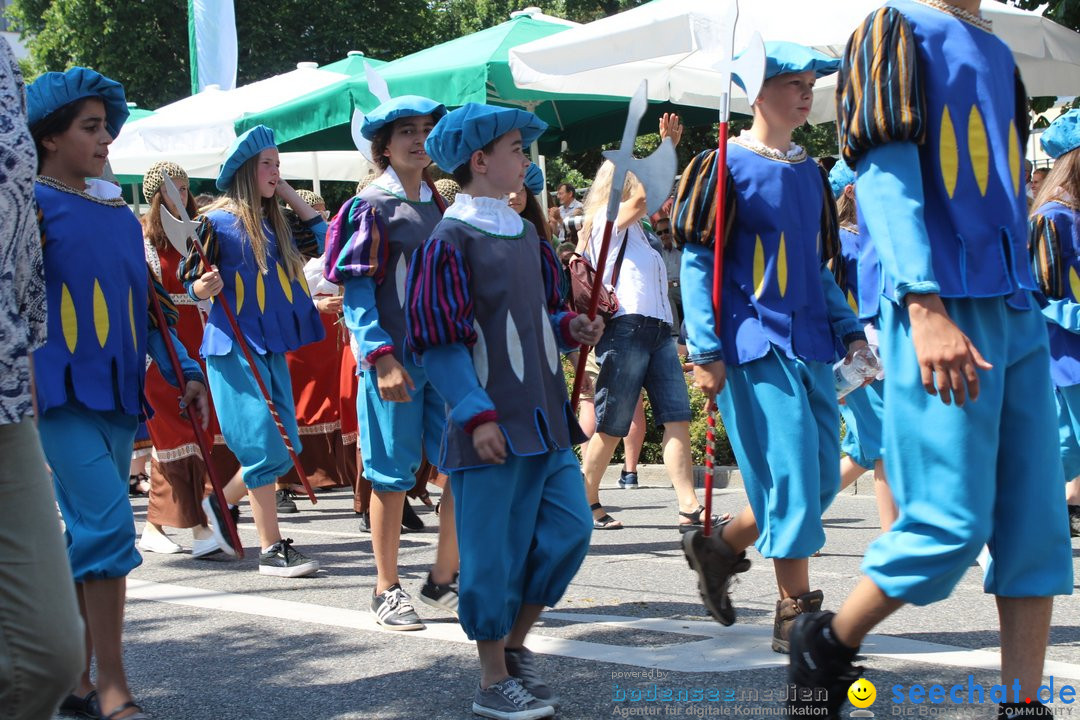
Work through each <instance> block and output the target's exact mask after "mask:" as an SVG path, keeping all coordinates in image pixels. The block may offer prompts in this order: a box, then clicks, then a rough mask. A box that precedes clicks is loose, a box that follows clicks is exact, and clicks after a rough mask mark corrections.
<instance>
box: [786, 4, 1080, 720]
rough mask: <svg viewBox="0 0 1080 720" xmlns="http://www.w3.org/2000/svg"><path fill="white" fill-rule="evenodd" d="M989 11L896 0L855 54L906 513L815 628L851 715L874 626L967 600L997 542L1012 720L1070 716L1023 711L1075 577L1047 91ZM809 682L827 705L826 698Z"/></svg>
mask: <svg viewBox="0 0 1080 720" xmlns="http://www.w3.org/2000/svg"><path fill="white" fill-rule="evenodd" d="M978 6H979V2H978V0H949V1H948V2H946V1H944V0H890V2H888V3H887V4H886V6H885V7H883V8H881V9H880V10H878V11H876V12H874V13H873V14H872V15H870V16H869V17H868V18H867V20H866V21H865V22H864V23H863V24H862V25H861V26H860V27H859V28H857V29H856V30H855V33H854V34H853V36H852V38H851V40H850V41H849V44H848V49H847V53H846V57H845V60H844V67H843V71H842V74H841V77H840V81H839V83H838V87H839V90H838V95H837V111H838V116H839V123H838V128H839V133H840V148H841V152H842V154H843V159H844V161H845V162H847V163H848V164H849V165H853V166H854V167H855V168H856V171H857V178H858V179H857V181H856V200H857V203H858V210H859V222H860V225H861V226H862V227H861V228H860V230H861V231H863V230H864V229H865V231H868V232H869V234H870V236H871V237H873V238H874V243H875V244H876V246H877V250H878V255H879V257H880V259H881V267H882V272H883V273H884V276H885V283H884V288H885V293H886V295H885V299H884V300H883V301H882V303H881V343H882V351H883V358H884V361H885V388H886V396H887V397H888V398H889V402H888V404H887V405H886V406H885V417H884V430H883V433H884V434H883V438H884V439H883V442H884V452H885V466H886V470H887V471H888V476H889V482H890V484H891V485H892V488H893V491H894V493H895V495H896V500H897V504H898V507H899V510H900V514H899V518H898V520H897V521H896V523H895V524H894V525H893V527H892V530H891V531H890V532H888V533H884V534H883V535H881V536H880V537H879V538H878V539H877V540H875V541H874V542H873V543H872V544H871V545H870V547H869V548H868V550H867V552H866V555H865V559H864V561H863V568H862V569H863V572H864V573H865V577H864V578H863V579H862V580H861V581H860V583H859V584H858V585H857V586H856V588H855V590H854V591H853V592H852V593H851V595H850V596H849V597H848V599H847V600H846V601H845V603H844V604H843V606H842V607H841V608H840V610H839V612H838V613H836V615H835V616H834V615H833V614H832V613H818V614H815V615H808V616H804V617H802V618H800V619H799V621H798V622H797V623H796V626H795V628H794V630H793V633H792V653H791V658H792V662H791V666H790V668H789V675H788V678H789V680H790V681H791V682H792V683H793V684H795V685H796V686H798V689H799V690H800V692H798V693H795V695H796V699H794V700H793V701H792V702H791V706H792V709H793V710H795V709H798V710H800V711H803V712H806V711H808V710H811V709H814V710H818V711H821V710H825V711H827V712H828V713H830V714H829V717H837V718H838V717H840V715H839V709H840V707H841V706H842V705H843V702H844V697H845V693H846V691H847V689H848V687H849V686H850V684H851V683H852V681H853V680H854V679H855V678H856V677H857V676H858V674H859V673H860V672H861V670H860V669H859V668H856V667H855V666H853V665H852V659H853V658H854V656H855V653H856V652H857V651H858V648H859V644H860V643H861V642H862V639H863V638H864V637H865V636H866V635H867V633H869V632H870V630H871V629H872V628H873V627H874V626H875V625H877V624H878V623H880V622H881V621H882V620H884V619H885V618H886V617H888V616H889V615H891V614H892V613H893V612H895V611H896V610H897V609H899V608H900V607H901V606H902V605H903V604H905V603H909V602H910V603H915V604H918V605H926V604H929V603H932V602H935V601H937V600H941V599H943V598H945V597H947V596H948V594H949V593H950V592H951V591H952V589H953V587H954V586H955V585H956V583H957V582H958V581H959V580H960V578H961V577H962V576H963V574H964V573H965V572H966V571H967V569H968V567H969V566H970V565H971V563H972V561H973V560H974V559H975V558H976V557H977V556H978V555H979V553H980V551H981V550H982V547H983V545H984V544H986V545H988V546H989V550H990V562H989V564H988V566H987V568H986V573H985V578H984V588H985V590H986V592H988V593H992V594H993V595H995V596H996V600H997V606H998V614H999V617H1000V620H1001V648H1002V653H1001V656H1002V667H1001V672H1002V679H1003V682H1004V683H1005V684H1006V685H1007V686H1008V687H1010V688H1011V687H1013V684H1014V683H1016V682H1019V684H1020V693H1019V695H1018V696H1017V695H1013V694H1012V693H1010V694H1009V697H1008V698H1007V700H1008V702H1006V703H1003V704H1002V706H1001V708H1000V711H999V712H1000V717H1013V716H1014V715H1015V714H1016V713H1022V714H1024V715H1025V716H1026V715H1045V716H1049V715H1050V714H1051V710H1050V709H1049V708H1046V707H1043V706H1041V705H1039V704H1038V703H1035V702H1033V703H1032V704H1030V705H1026V706H1025V705H1024V704H1023V701H1024V699H1025V698H1029V697H1030V698H1035V697H1037V693H1036V691H1037V689H1038V687H1039V684H1040V682H1041V679H1042V665H1043V656H1044V654H1045V649H1046V643H1047V637H1048V632H1049V626H1050V614H1051V609H1052V606H1053V596H1054V595H1059V594H1068V593H1070V592H1072V582H1073V581H1072V558H1071V555H1072V553H1071V548H1070V545H1069V536H1068V522H1067V519H1066V517H1065V515H1066V513H1065V508H1064V506H1063V503H1062V502H1061V484H1062V482H1063V480H1064V477H1063V474H1062V469H1061V462H1060V458H1059V457H1058V448H1057V443H1056V441H1055V437H1056V435H1057V422H1056V419H1055V413H1054V404H1053V393H1052V390H1051V388H1052V385H1051V381H1050V357H1049V351H1048V342H1047V333H1046V324H1045V322H1044V321H1043V318H1042V316H1041V315H1040V313H1039V309H1038V307H1037V306H1036V304H1035V302H1034V300H1033V298H1032V296H1031V290H1033V289H1034V288H1035V284H1034V280H1033V278H1032V274H1031V268H1030V265H1029V263H1028V257H1027V226H1026V201H1025V192H1024V182H1023V178H1022V176H1021V170H1022V162H1021V158H1022V156H1021V148H1023V147H1024V142H1025V138H1026V135H1027V124H1028V114H1027V98H1026V93H1025V91H1024V87H1023V84H1022V82H1021V81H1020V77H1019V74H1018V72H1017V70H1016V65H1015V62H1014V60H1013V56H1012V53H1011V52H1010V51H1009V48H1008V47H1006V46H1005V44H1004V43H1003V42H1001V41H1000V40H999V39H997V38H996V37H995V36H994V34H993V32H992V28H991V27H990V25H989V23H988V22H987V21H986V20H984V19H983V18H982V17H981V16H980V15H979V14H978ZM882 58H887V59H888V62H882V61H881V59H882ZM912 426H918V427H922V428H926V429H928V431H927V432H917V431H916V432H912ZM1017 447H1021V448H1023V452H1022V453H1020V452H1016V450H1015V448H1017ZM808 688H814V689H819V690H825V691H826V692H825V695H827V699H825V700H823V701H813V700H809V699H808V697H809V696H807V695H806V694H804V693H803V691H804V690H805V689H808ZM820 695H821V693H820V692H819V693H818V694H817V695H816V697H820ZM1017 703H1019V705H1017ZM809 706H817V707H815V708H810V707H809Z"/></svg>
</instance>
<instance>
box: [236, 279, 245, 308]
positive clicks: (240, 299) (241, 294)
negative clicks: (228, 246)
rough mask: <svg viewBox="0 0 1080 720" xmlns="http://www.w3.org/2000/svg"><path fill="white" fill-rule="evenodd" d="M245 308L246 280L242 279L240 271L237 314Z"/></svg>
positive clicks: (237, 282) (237, 290)
mask: <svg viewBox="0 0 1080 720" xmlns="http://www.w3.org/2000/svg"><path fill="white" fill-rule="evenodd" d="M243 308H244V278H242V277H240V271H239V270H238V271H237V272H236V314H237V315H239V314H240V311H241V310H243Z"/></svg>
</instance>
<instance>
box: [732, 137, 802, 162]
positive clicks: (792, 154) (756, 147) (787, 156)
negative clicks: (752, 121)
mask: <svg viewBox="0 0 1080 720" xmlns="http://www.w3.org/2000/svg"><path fill="white" fill-rule="evenodd" d="M737 142H738V143H739V144H740V145H742V146H743V147H746V148H748V149H750V150H753V151H754V152H756V153H757V154H758V155H764V156H765V157H773V158H775V159H777V160H787V161H788V162H796V161H798V160H801V159H803V158H804V157H806V151H805V150H803V149H802V147H801V146H800V145H796V144H795V143H794V142H793V143H791V145H789V146H788V149H787V152H786V153H782V152H780V151H779V150H777V149H776V148H771V147H769V146H768V145H766V144H765V143H763V142H761V141H760V140H758V139H757V138H756V137H754V136H753V135H751V134H750V131H749V130H743V131H742V132H741V133H739V137H738V140H737Z"/></svg>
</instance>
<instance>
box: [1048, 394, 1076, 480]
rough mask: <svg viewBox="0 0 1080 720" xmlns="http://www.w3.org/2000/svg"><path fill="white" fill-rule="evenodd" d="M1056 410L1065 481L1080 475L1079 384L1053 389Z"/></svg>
mask: <svg viewBox="0 0 1080 720" xmlns="http://www.w3.org/2000/svg"><path fill="white" fill-rule="evenodd" d="M1054 399H1055V400H1057V411H1058V446H1059V448H1060V451H1061V464H1062V465H1063V466H1064V467H1065V482H1068V481H1069V480H1072V479H1073V478H1074V477H1076V476H1077V475H1080V385H1069V386H1068V387H1059V388H1055V389H1054Z"/></svg>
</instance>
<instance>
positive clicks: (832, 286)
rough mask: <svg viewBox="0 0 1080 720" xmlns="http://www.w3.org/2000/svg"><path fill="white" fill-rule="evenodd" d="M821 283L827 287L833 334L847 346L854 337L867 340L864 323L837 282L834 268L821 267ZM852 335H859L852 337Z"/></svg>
mask: <svg viewBox="0 0 1080 720" xmlns="http://www.w3.org/2000/svg"><path fill="white" fill-rule="evenodd" d="M837 262H843V258H837ZM821 285H822V287H823V288H824V289H825V307H826V310H827V311H828V313H829V324H830V325H832V330H833V334H834V335H836V337H838V338H840V340H842V341H843V342H844V345H845V346H846V345H847V344H848V343H850V342H851V341H852V340H853V339H861V340H865V339H866V334H865V333H864V332H863V324H862V323H861V322H860V321H859V318H858V316H857V315H855V313H854V311H852V309H851V306H850V305H848V302H847V298H845V297H844V291H843V290H841V289H840V286H839V285H837V284H836V278H835V277H834V276H833V274H832V270H830V269H829V268H827V267H824V268H822V269H821ZM852 335H854V336H857V337H855V338H852V337H851V336H852Z"/></svg>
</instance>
